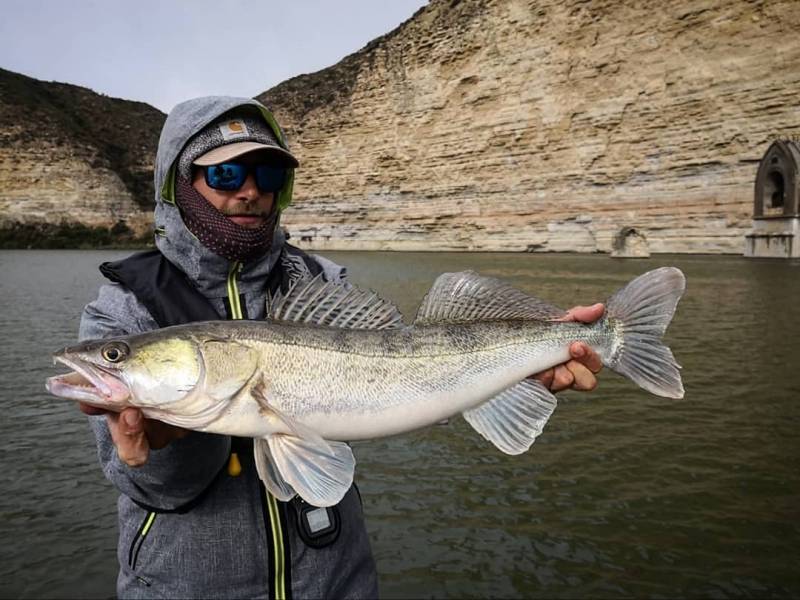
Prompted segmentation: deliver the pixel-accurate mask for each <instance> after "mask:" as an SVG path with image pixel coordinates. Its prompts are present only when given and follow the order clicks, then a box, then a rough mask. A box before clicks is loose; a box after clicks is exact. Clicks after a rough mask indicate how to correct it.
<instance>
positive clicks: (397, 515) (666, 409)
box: [0, 251, 800, 598]
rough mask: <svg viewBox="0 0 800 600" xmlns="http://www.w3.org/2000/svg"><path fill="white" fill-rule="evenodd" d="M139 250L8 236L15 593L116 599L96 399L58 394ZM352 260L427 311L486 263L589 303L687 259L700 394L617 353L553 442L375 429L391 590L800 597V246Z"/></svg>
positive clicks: (691, 348) (404, 593)
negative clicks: (76, 400) (97, 305)
mask: <svg viewBox="0 0 800 600" xmlns="http://www.w3.org/2000/svg"><path fill="white" fill-rule="evenodd" d="M125 254H127V253H126V252H97V251H3V252H0V273H1V274H2V277H0V300H1V301H2V307H3V310H2V313H0V333H2V344H3V349H2V353H1V354H0V381H2V392H0V394H1V395H2V405H3V407H4V416H3V418H2V420H0V435H1V436H2V454H0V482H2V488H0V489H1V491H2V494H0V535H2V539H3V543H2V544H0V596H2V597H7V596H21V597H27V598H36V597H48V598H49V597H63V598H66V597H86V598H108V597H111V596H113V594H114V585H115V577H116V558H115V554H114V552H115V543H116V525H115V497H116V494H115V492H114V491H113V489H112V488H111V487H110V485H109V484H108V483H107V482H106V481H105V480H104V479H103V477H102V475H101V473H100V470H99V468H98V467H97V464H96V459H95V454H94V445H93V441H92V438H91V435H90V433H89V430H88V426H87V425H86V422H85V418H84V417H83V416H82V415H81V414H80V413H79V412H78V411H77V409H76V408H75V407H74V406H73V405H71V404H70V403H68V402H64V401H58V400H57V399H55V398H51V397H49V396H48V395H47V394H46V392H45V390H44V385H43V384H44V380H45V378H46V377H48V376H50V375H52V374H55V373H56V372H59V369H57V368H55V367H53V366H52V364H51V359H50V355H51V353H52V351H54V350H56V349H58V348H60V347H62V346H64V345H67V344H69V343H71V342H72V341H74V339H75V335H76V331H77V326H78V319H79V314H80V311H81V309H82V307H83V305H84V304H85V303H86V302H88V301H90V300H91V299H93V297H94V296H95V294H96V290H97V287H98V285H99V284H100V283H101V277H100V275H99V273H98V272H97V270H96V265H97V264H99V263H100V262H102V261H104V260H111V259H115V258H119V257H122V256H124V255H125ZM327 256H329V257H330V258H332V259H333V260H336V261H337V262H340V263H341V264H345V265H348V266H349V268H350V274H351V278H352V279H353V280H354V281H355V282H357V283H359V284H361V285H364V286H368V287H372V288H373V289H375V290H376V291H378V292H380V293H381V294H382V295H383V296H384V297H386V298H390V299H393V300H394V301H396V302H397V304H398V305H399V306H400V308H401V309H402V310H403V312H404V314H406V315H408V317H409V318H411V317H412V316H413V313H414V309H415V307H416V304H417V303H418V302H419V300H420V299H421V298H422V296H423V294H424V293H425V291H426V290H427V288H428V286H429V285H430V284H431V282H432V281H433V279H434V278H435V277H436V275H438V274H439V273H441V272H443V271H453V270H462V269H474V270H477V271H479V272H481V273H484V274H489V275H494V276H497V277H501V278H503V279H506V280H508V281H509V282H511V283H513V284H515V285H516V286H518V287H520V288H522V289H525V290H527V291H529V292H531V293H535V294H537V295H539V296H541V297H542V298H544V299H547V300H550V301H552V302H554V303H556V304H559V305H562V306H565V307H568V306H572V305H575V304H580V303H583V304H588V303H593V302H595V301H598V300H603V299H604V298H606V297H607V296H608V295H609V294H610V293H611V292H612V291H614V290H615V289H617V288H618V287H620V286H621V285H623V284H624V283H625V282H627V281H628V280H629V279H631V278H632V277H633V276H635V275H637V274H639V273H641V272H644V271H645V270H648V269H651V268H655V267H658V266H664V265H674V266H677V267H679V268H681V269H682V270H683V271H684V273H685V274H686V277H687V281H688V290H687V293H686V295H685V297H684V299H683V300H682V302H681V304H680V305H679V307H678V312H677V315H676V317H675V320H674V322H673V324H672V326H671V327H670V329H669V331H668V333H667V340H668V343H669V344H670V346H671V347H672V349H673V351H674V353H675V356H676V358H677V359H678V361H679V362H680V363H681V364H682V365H683V367H684V368H683V378H684V384H685V387H686V397H685V398H684V399H683V400H666V399H661V398H656V397H653V396H650V395H648V394H647V393H645V392H642V391H640V390H638V389H637V388H636V387H635V386H634V385H633V384H631V383H630V382H628V381H626V380H623V379H622V378H621V377H619V376H617V375H615V374H613V373H611V372H609V371H604V372H603V373H602V374H601V379H600V386H599V387H598V389H597V390H596V391H595V392H593V393H583V394H581V393H566V394H559V399H560V402H559V407H558V408H557V410H556V412H555V413H554V415H553V417H552V418H551V419H550V422H549V424H548V426H547V428H546V429H545V432H544V434H543V435H542V436H541V437H540V438H539V439H538V440H537V442H536V443H535V444H534V446H533V447H532V449H531V451H530V452H528V453H526V454H524V455H522V456H517V457H509V456H505V455H503V454H501V453H500V452H499V451H497V450H495V449H494V448H493V447H491V446H490V445H489V444H488V443H487V442H485V441H484V440H483V439H482V438H481V437H480V436H479V435H478V434H477V433H475V432H473V431H472V430H471V429H470V428H469V426H468V425H466V423H465V422H464V421H463V420H461V419H454V420H452V421H451V424H450V425H448V426H445V427H434V428H430V429H427V430H423V431H419V432H416V433H413V434H409V435H404V436H400V437H396V438H391V439H387V440H378V441H374V442H365V443H358V444H357V445H356V446H355V450H356V456H357V459H358V461H359V466H358V469H357V481H358V483H359V485H360V488H361V491H362V494H363V497H364V503H365V509H366V514H367V518H368V526H369V531H370V534H371V539H372V544H373V549H374V551H375V555H376V558H377V561H378V569H379V573H380V584H381V592H382V595H383V596H384V597H387V598H393V597H398V598H399V597H422V596H425V597H486V596H493V597H532V598H556V597H557V598H584V597H620V596H637V597H655V598H659V597H660V598H663V597H675V596H681V597H701V596H702V597H714V598H741V597H796V596H798V595H800V569H798V564H800V508H798V506H799V500H800V469H798V458H797V455H798V451H800V444H799V443H798V442H800V407H799V406H798V399H800V352H799V350H800V344H798V338H800V263H798V262H790V261H763V260H745V259H743V258H738V257H683V256H661V257H657V258H652V259H647V260H634V261H620V260H612V259H610V258H607V257H605V256H581V255H531V254H450V253H439V254H425V253H343V252H330V253H327Z"/></svg>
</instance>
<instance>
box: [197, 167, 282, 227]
mask: <svg viewBox="0 0 800 600" xmlns="http://www.w3.org/2000/svg"><path fill="white" fill-rule="evenodd" d="M264 160H265V159H264V156H263V154H260V153H259V152H251V153H249V154H245V155H243V156H239V157H238V158H236V160H235V162H238V163H242V164H245V165H248V166H251V165H254V164H258V163H259V162H263V161H264ZM192 186H193V187H194V189H196V190H197V191H198V192H200V193H201V194H202V195H203V197H204V198H205V199H206V200H208V201H209V202H210V203H211V204H212V205H213V206H214V207H215V208H216V209H217V210H218V211H220V212H221V213H222V214H224V215H226V216H227V217H228V218H229V219H230V220H231V221H233V222H234V223H236V224H237V225H241V226H242V227H246V228H248V229H257V228H259V227H261V225H263V223H264V221H265V220H266V218H267V217H268V216H269V214H270V212H271V211H272V204H273V202H274V201H275V195H274V194H273V193H272V192H262V191H260V190H259V189H258V187H256V181H255V177H254V176H253V174H252V173H248V175H247V179H246V180H245V182H244V183H243V184H242V187H240V188H239V189H238V190H234V191H230V192H229V191H224V190H215V189H214V188H212V187H210V186H209V185H208V184H207V183H206V180H205V176H204V174H203V169H202V168H197V169H196V170H195V172H194V176H193V177H192Z"/></svg>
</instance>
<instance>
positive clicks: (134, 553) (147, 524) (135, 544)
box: [128, 511, 156, 585]
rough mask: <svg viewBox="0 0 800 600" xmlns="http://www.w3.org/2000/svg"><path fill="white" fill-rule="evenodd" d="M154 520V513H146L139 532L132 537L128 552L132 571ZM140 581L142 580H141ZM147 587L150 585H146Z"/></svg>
mask: <svg viewBox="0 0 800 600" xmlns="http://www.w3.org/2000/svg"><path fill="white" fill-rule="evenodd" d="M155 520H156V513H155V512H153V511H150V512H148V513H147V516H146V517H145V518H144V521H142V524H141V525H139V531H137V532H136V535H135V536H134V537H133V541H132V542H131V547H130V550H128V566H129V567H130V568H131V569H132V570H135V569H136V561H137V560H138V558H139V550H141V549H142V544H144V538H146V537H147V534H148V533H149V532H150V528H151V527H152V526H153V522H154V521H155ZM138 579H141V578H138ZM142 581H144V580H143V579H142ZM145 583H146V582H145ZM147 585H150V584H149V583H148V584H147Z"/></svg>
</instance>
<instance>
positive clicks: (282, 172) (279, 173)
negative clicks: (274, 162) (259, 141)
mask: <svg viewBox="0 0 800 600" xmlns="http://www.w3.org/2000/svg"><path fill="white" fill-rule="evenodd" d="M285 182H286V169H283V168H281V167H268V166H267V165H259V166H258V167H256V184H257V185H258V189H260V190H261V191H262V192H273V193H274V192H277V191H279V190H280V189H281V188H282V187H283V184H284V183H285Z"/></svg>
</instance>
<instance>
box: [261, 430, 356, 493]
mask: <svg viewBox="0 0 800 600" xmlns="http://www.w3.org/2000/svg"><path fill="white" fill-rule="evenodd" d="M267 443H268V444H269V451H270V454H271V457H272V460H273V461H274V466H275V467H277V470H278V472H279V475H280V476H281V477H282V478H283V482H284V484H287V485H288V486H291V488H294V490H295V491H296V492H297V493H298V494H299V495H300V496H301V497H302V498H303V500H305V501H306V502H308V503H309V504H312V505H313V506H319V507H323V506H333V505H334V504H337V503H338V502H339V501H340V500H341V499H342V498H343V497H344V495H345V494H346V493H347V490H349V489H350V486H351V485H352V484H353V472H354V471H355V466H356V460H355V457H354V456H353V451H352V450H351V449H350V446H348V445H347V444H345V443H343V442H326V446H327V448H326V447H325V446H321V445H319V444H316V443H315V442H314V441H313V440H306V439H302V438H299V437H296V436H293V435H283V434H277V435H272V436H270V437H269V438H267ZM329 450H330V451H329ZM260 473H261V471H259V474H260ZM273 479H274V478H273ZM265 483H266V480H265ZM283 489H288V488H286V487H285V486H284V487H283Z"/></svg>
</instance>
